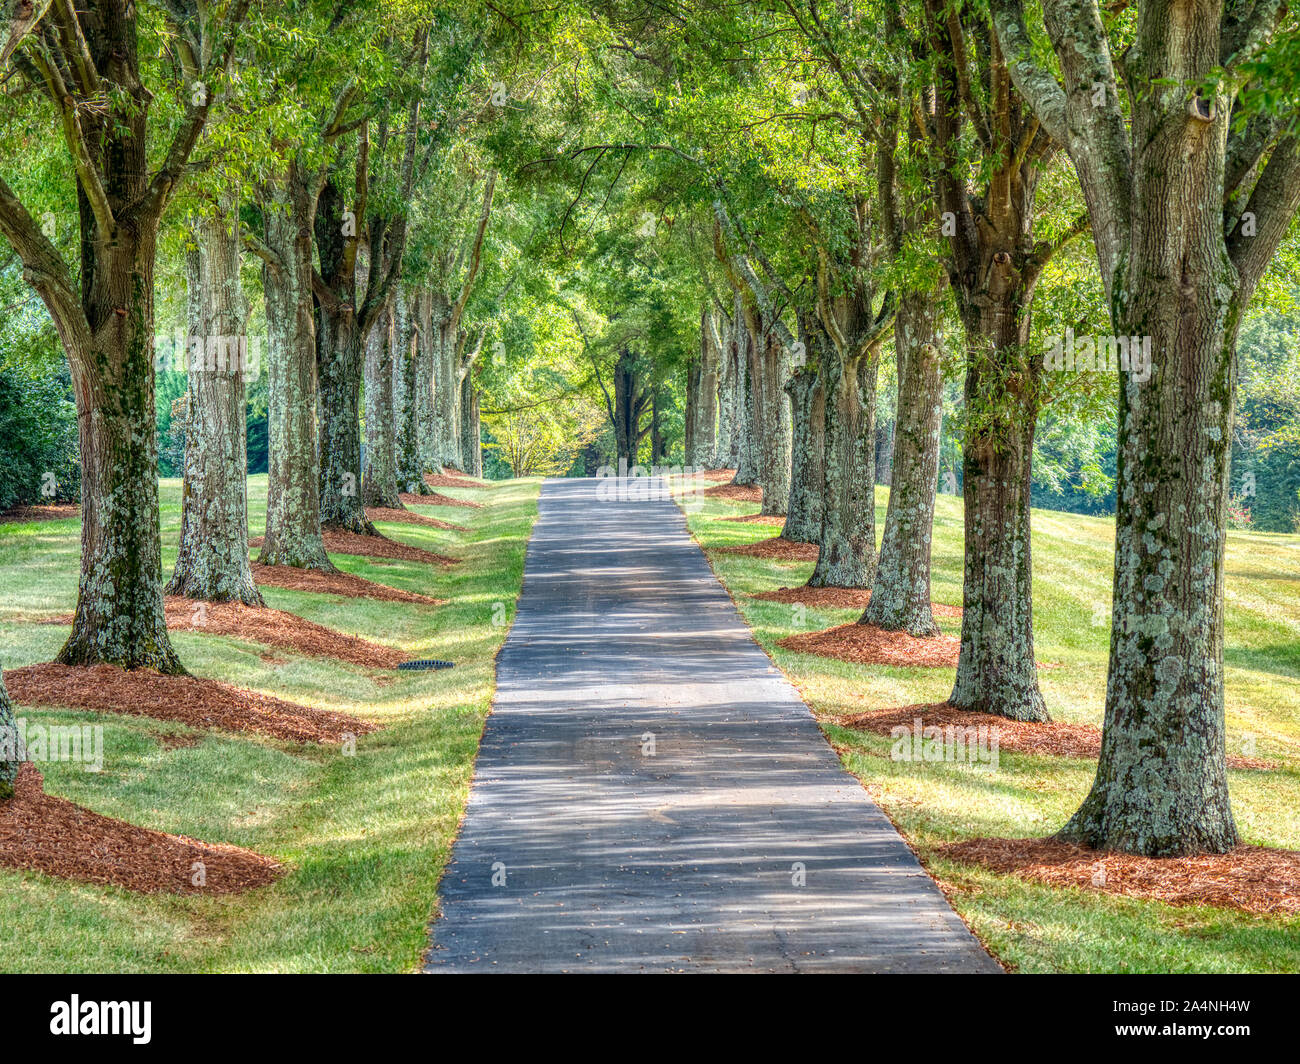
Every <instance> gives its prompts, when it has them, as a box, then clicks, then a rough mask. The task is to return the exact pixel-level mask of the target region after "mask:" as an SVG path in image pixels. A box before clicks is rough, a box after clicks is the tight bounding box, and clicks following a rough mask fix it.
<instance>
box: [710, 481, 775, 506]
mask: <svg viewBox="0 0 1300 1064" xmlns="http://www.w3.org/2000/svg"><path fill="white" fill-rule="evenodd" d="M700 494H701V495H708V496H712V497H713V498H716V499H730V500H731V501H732V502H762V501H763V489H762V488H760V487H759V486H758V485H757V484H743V485H742V484H715V485H714V486H713V487H711V488H705V489H704V490H703V491H702V492H700Z"/></svg>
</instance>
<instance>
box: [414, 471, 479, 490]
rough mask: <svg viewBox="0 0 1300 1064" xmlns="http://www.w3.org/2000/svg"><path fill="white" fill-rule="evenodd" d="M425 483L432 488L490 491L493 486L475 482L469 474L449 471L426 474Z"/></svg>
mask: <svg viewBox="0 0 1300 1064" xmlns="http://www.w3.org/2000/svg"><path fill="white" fill-rule="evenodd" d="M424 482H425V483H426V484H428V485H429V487H431V488H481V489H483V490H490V489H491V487H492V485H491V484H484V483H483V482H482V481H481V480H475V479H474V478H473V477H472V476H470V475H469V474H468V473H459V472H455V471H454V470H447V471H446V472H443V473H425V474H424Z"/></svg>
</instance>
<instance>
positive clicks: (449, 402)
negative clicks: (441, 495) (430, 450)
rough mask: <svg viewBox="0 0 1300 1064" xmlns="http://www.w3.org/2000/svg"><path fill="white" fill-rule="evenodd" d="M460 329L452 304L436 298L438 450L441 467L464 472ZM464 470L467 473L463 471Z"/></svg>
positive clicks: (434, 380) (436, 451) (435, 427)
mask: <svg viewBox="0 0 1300 1064" xmlns="http://www.w3.org/2000/svg"><path fill="white" fill-rule="evenodd" d="M439 310H440V311H441V313H437V311H439ZM458 333H459V330H458V329H457V328H456V327H455V325H454V323H453V321H452V308H451V301H450V300H449V299H448V298H447V297H446V296H442V295H439V296H437V297H436V299H435V317H434V321H433V335H434V338H435V347H434V352H433V353H434V376H433V405H434V448H435V451H434V453H435V455H436V459H437V463H438V466H439V468H441V467H442V466H451V468H452V469H461V467H462V461H461V454H460V377H459V374H458V373H457V366H456V350H457V347H458V344H459V335H458ZM462 471H463V470H462Z"/></svg>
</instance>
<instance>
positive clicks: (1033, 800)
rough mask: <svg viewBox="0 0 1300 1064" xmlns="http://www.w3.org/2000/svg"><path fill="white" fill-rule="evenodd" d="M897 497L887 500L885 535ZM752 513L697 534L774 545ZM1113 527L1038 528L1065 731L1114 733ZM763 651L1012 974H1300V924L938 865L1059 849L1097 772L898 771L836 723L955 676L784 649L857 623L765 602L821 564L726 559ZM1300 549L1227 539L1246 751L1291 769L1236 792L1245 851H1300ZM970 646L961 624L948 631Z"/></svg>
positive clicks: (1066, 764)
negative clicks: (1026, 843)
mask: <svg viewBox="0 0 1300 1064" xmlns="http://www.w3.org/2000/svg"><path fill="white" fill-rule="evenodd" d="M887 501H888V494H887V491H886V490H885V489H880V490H879V492H878V496H877V500H876V507H877V509H876V522H877V529H879V530H883V527H884V518H885V505H886V503H887ZM753 509H754V507H753V506H752V504H750V505H746V504H737V503H732V502H729V501H726V500H720V499H712V498H710V499H703V500H694V502H693V504H692V505H691V506H690V507H688V514H687V520H688V524H689V527H690V529H691V532H692V533H693V535H694V536H695V538H696V540H697V541H698V542H699V543H700V544H701V545H702V546H703V547H704V548H705V549H706V551H707V550H711V549H712V548H716V547H721V546H732V545H738V544H744V543H749V542H753V541H755V540H759V539H763V538H765V537H767V536H770V535H772V534H773V530H772V529H768V528H763V527H761V526H758V525H752V524H745V523H741V522H735V521H727V520H724V518H726V517H733V516H735V515H737V514H741V513H746V512H749V511H752V510H753ZM933 542H934V550H933V568H934V573H933V595H934V599H935V601H937V602H944V603H949V604H952V605H960V604H961V575H962V511H961V502H960V500H959V499H955V498H951V497H947V496H940V497H939V500H938V506H937V513H936V517H935V528H934V541H933ZM1113 549H1114V523H1113V522H1112V521H1110V520H1107V519H1102V518H1091V517H1083V516H1079V515H1076V514H1066V513H1059V512H1055V511H1047V510H1035V511H1034V513H1033V552H1034V589H1033V593H1034V640H1035V656H1036V658H1037V659H1038V661H1039V662H1042V663H1050V664H1051V665H1052V667H1051V668H1046V669H1043V670H1041V671H1040V673H1039V682H1040V684H1041V686H1042V689H1043V694H1044V697H1045V698H1046V700H1047V705H1048V709H1049V711H1050V712H1051V714H1052V716H1053V718H1054V719H1056V720H1059V721H1070V722H1086V723H1091V724H1094V725H1097V726H1100V724H1101V718H1102V710H1103V705H1104V698H1105V690H1106V659H1107V648H1108V641H1109V634H1110V633H1109V623H1110V586H1111V565H1112V552H1113ZM710 561H711V563H712V565H713V568H714V571H715V572H716V573H717V575H718V577H719V579H720V580H721V581H722V582H723V584H724V585H725V586H726V587H727V589H728V591H729V592H730V593H731V595H732V597H733V598H734V599H735V601H736V604H737V606H738V607H739V608H740V612H741V614H742V616H743V617H744V618H745V620H746V622H747V623H748V624H749V625H750V627H751V628H752V629H753V632H754V635H755V637H756V638H757V639H758V641H759V642H760V643H761V644H762V646H763V647H764V649H765V650H766V651H767V652H768V654H769V655H770V656H771V657H772V659H773V661H774V662H775V663H776V664H777V665H778V666H779V667H780V668H781V669H782V671H783V672H784V673H785V674H786V676H788V677H789V678H790V680H791V681H792V682H793V683H794V684H795V686H796V687H797V688H798V689H799V691H800V692H801V694H802V695H803V697H804V699H805V701H807V703H808V704H809V705H810V706H811V707H812V709H813V711H814V713H815V714H816V715H817V717H818V719H819V720H820V721H821V724H822V728H823V731H824V732H825V733H826V736H827V738H828V739H829V740H830V742H831V743H832V745H834V747H835V748H836V750H837V751H838V752H839V754H840V758H841V760H842V761H843V763H844V765H845V767H846V768H847V769H848V770H849V771H851V772H853V773H854V774H855V775H857V776H858V778H859V779H861V780H862V781H863V784H864V786H865V787H866V788H867V790H868V791H869V792H870V793H871V795H872V796H873V797H874V798H875V799H876V801H877V802H879V804H880V805H881V806H882V807H883V808H884V810H885V811H886V813H888V815H889V816H890V818H891V819H892V820H893V821H894V823H895V824H896V825H897V826H898V828H899V830H900V831H901V832H902V833H903V835H904V836H905V837H906V838H907V840H908V842H909V843H910V844H911V845H912V847H913V848H914V849H915V850H916V851H917V853H918V854H919V855H920V857H921V859H922V860H923V861H924V862H925V864H926V866H927V868H928V869H929V870H930V872H931V873H932V874H933V875H934V876H935V877H936V878H937V879H938V880H939V882H940V885H941V886H942V887H943V888H944V890H945V892H946V893H947V894H948V896H949V898H950V899H951V901H952V903H953V905H954V907H955V908H956V909H957V911H958V912H959V913H961V915H962V917H963V918H964V919H965V920H966V921H967V923H969V924H970V926H971V927H972V929H973V930H974V931H975V932H976V933H977V934H978V935H979V936H980V938H981V939H982V940H983V941H984V942H985V943H986V945H988V946H989V948H990V949H991V950H992V951H993V952H994V953H995V954H996V955H997V956H998V957H999V959H1000V960H1001V961H1002V962H1003V963H1004V964H1005V965H1006V966H1007V967H1009V968H1011V969H1012V970H1017V971H1025V972H1053V971H1065V972H1288V971H1289V972H1294V971H1297V970H1300V918H1291V919H1287V918H1269V917H1255V916H1247V915H1245V914H1242V913H1238V912H1234V911H1229V910H1224V909H1214V908H1209V907H1175V906H1170V905H1166V904H1163V903H1160V902H1154V901H1138V900H1133V899H1126V898H1121V897H1115V896H1112V895H1105V894H1102V893H1100V892H1096V891H1090V890H1080V889H1074V888H1069V889H1057V888H1052V887H1047V886H1042V885H1038V884H1033V883H1028V882H1026V881H1024V880H1021V879H1019V878H1016V877H1014V876H1008V875H998V874H994V873H991V872H987V871H983V870H981V869H978V868H974V867H972V866H969V865H964V864H958V863H955V862H953V861H951V860H944V859H941V858H939V857H938V856H937V854H936V848H937V847H938V846H940V845H942V844H943V843H947V842H954V841H958V840H962V839H968V838H975V837H978V836H1004V837H1027V836H1039V835H1047V834H1050V833H1051V832H1053V831H1055V830H1056V829H1057V828H1059V827H1060V826H1061V825H1062V824H1063V823H1064V822H1065V820H1066V819H1067V818H1068V816H1069V815H1070V814H1071V813H1072V812H1073V811H1074V810H1075V808H1077V806H1078V804H1079V802H1080V801H1081V800H1082V798H1083V796H1084V795H1085V794H1086V792H1087V790H1088V787H1089V785H1090V784H1091V782H1092V777H1093V772H1094V769H1095V763H1094V762H1092V761H1089V760H1083V759H1077V758H1064V757H1048V756H1031V755H1026V754H1017V753H1011V752H1007V751H1002V752H1001V753H1000V756H999V768H998V771H997V772H996V773H982V772H978V771H975V770H974V769H973V768H972V767H971V766H969V765H963V764H955V763H947V762H905V761H895V760H893V759H892V758H891V756H890V752H891V747H892V746H893V740H891V739H890V738H889V737H888V736H882V735H873V734H870V733H867V732H863V731H859V730H854V729H849V728H845V727H840V726H837V725H836V724H835V723H834V720H835V718H836V717H842V716H845V715H849V714H854V713H861V712H864V711H867V710H874V709H885V708H893V707H898V706H905V705H911V704H916V703H930V702H941V701H943V700H944V699H945V698H947V696H948V694H949V692H950V691H951V689H952V683H953V677H954V670H953V669H951V668H896V667H887V666H859V665H853V664H849V663H846V662H841V661H835V660H833V659H829V658H823V657H816V656H813V655H810V654H798V653H793V652H791V651H787V650H783V649H781V648H780V647H777V646H776V643H777V641H778V640H780V639H782V638H785V637H786V636H790V635H794V634H796V633H799V632H810V631H817V630H820V629H824V628H829V627H832V626H834V625H839V624H845V623H848V622H850V621H854V620H856V619H857V611H853V610H843V609H815V608H807V607H798V606H794V605H790V604H783V603H777V602H764V601H760V600H757V599H755V598H753V597H752V596H753V595H755V594H758V593H761V592H764V591H770V590H772V589H774V588H777V587H780V586H796V585H798V584H801V583H803V582H804V581H805V580H806V579H807V578H808V576H809V574H810V573H811V571H812V563H810V562H775V561H769V560H764V559H756V558H750V557H745V556H740V555H729V554H713V553H711V554H710ZM1297 581H1300V536H1294V535H1292V536H1286V535H1269V534H1259V533H1238V532H1233V533H1230V534H1229V537H1228V555H1227V595H1226V600H1227V601H1226V647H1225V655H1224V656H1225V667H1226V679H1227V723H1228V737H1229V740H1228V741H1229V751H1230V752H1232V753H1242V754H1245V755H1248V756H1257V757H1260V758H1265V759H1272V760H1276V761H1277V762H1279V767H1278V768H1277V769H1275V770H1272V771H1267V772H1259V771H1231V772H1230V773H1229V786H1230V788H1231V793H1232V800H1233V805H1234V809H1235V812H1236V817H1237V823H1238V827H1239V828H1240V830H1241V833H1242V836H1243V838H1244V840H1245V841H1246V842H1250V843H1256V844H1259V845H1266V846H1276V847H1282V848H1287V849H1300V597H1297V595H1296V587H1297V586H1300V585H1297ZM937 620H938V622H939V626H940V628H941V629H942V630H943V631H944V632H945V633H946V634H950V635H959V634H960V631H961V622H960V620H959V619H953V618H946V617H939V618H937Z"/></svg>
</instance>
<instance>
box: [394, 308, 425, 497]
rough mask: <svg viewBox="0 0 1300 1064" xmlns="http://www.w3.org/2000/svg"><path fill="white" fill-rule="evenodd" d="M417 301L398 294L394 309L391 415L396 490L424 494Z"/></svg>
mask: <svg viewBox="0 0 1300 1064" xmlns="http://www.w3.org/2000/svg"><path fill="white" fill-rule="evenodd" d="M418 298H419V297H418V295H417V296H416V297H415V298H410V297H408V295H407V294H406V293H404V292H399V293H398V295H397V297H396V300H395V307H394V310H395V316H396V323H397V324H396V335H397V348H396V350H395V351H394V353H393V411H394V415H393V416H394V420H395V429H394V431H395V435H396V440H395V444H394V446H395V448H396V462H397V487H398V490H399V491H404V492H409V493H410V494H412V495H423V494H427V493H428V492H429V491H430V490H431V489H430V488H429V486H428V485H427V484H425V483H424V469H423V465H422V463H421V461H420V422H419V404H420V398H419V394H420V366H421V360H420V354H419V345H418V339H419V338H418V336H417V335H416V323H415V306H414V305H413V304H415V303H416V302H417V301H418Z"/></svg>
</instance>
